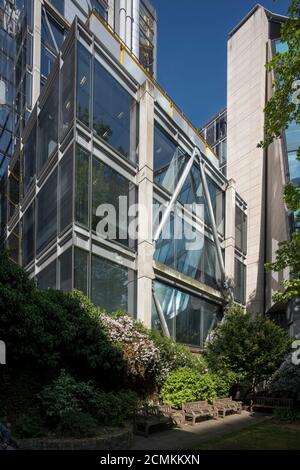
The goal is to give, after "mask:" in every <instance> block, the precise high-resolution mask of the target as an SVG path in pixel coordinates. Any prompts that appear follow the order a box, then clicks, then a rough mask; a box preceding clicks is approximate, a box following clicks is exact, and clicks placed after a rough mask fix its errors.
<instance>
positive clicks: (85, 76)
mask: <svg viewBox="0 0 300 470" xmlns="http://www.w3.org/2000/svg"><path fill="white" fill-rule="evenodd" d="M90 101H91V55H90V54H89V52H88V51H87V49H86V48H85V47H84V46H83V45H82V44H80V43H79V42H78V45H77V117H78V119H79V120H80V121H81V122H82V123H83V124H85V125H86V126H87V127H89V126H90V114H91V109H90Z"/></svg>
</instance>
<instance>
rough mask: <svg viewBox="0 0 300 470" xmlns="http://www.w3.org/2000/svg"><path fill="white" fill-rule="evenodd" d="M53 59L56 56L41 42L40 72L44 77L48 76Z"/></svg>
mask: <svg viewBox="0 0 300 470" xmlns="http://www.w3.org/2000/svg"><path fill="white" fill-rule="evenodd" d="M55 59H56V57H55V55H54V54H53V52H51V51H49V49H47V47H46V46H45V45H44V44H41V74H42V75H43V76H44V77H46V78H47V77H48V75H49V73H50V72H51V69H52V66H53V64H54V62H55Z"/></svg>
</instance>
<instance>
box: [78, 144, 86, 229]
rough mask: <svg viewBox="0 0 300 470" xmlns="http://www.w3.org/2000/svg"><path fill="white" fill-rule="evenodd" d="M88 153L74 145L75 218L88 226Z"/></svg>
mask: <svg viewBox="0 0 300 470" xmlns="http://www.w3.org/2000/svg"><path fill="white" fill-rule="evenodd" d="M89 163H90V154H89V152H87V151H86V150H84V149H83V148H82V147H80V145H77V146H76V159H75V164H76V180H75V220H76V222H79V223H80V224H82V225H84V226H86V227H87V228H88V227H89V186H90V185H89V181H90V177H89V169H90V164H89Z"/></svg>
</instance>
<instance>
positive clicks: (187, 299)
mask: <svg viewBox="0 0 300 470" xmlns="http://www.w3.org/2000/svg"><path fill="white" fill-rule="evenodd" d="M154 291H155V294H156V296H157V298H158V300H159V303H160V306H161V308H162V311H163V313H164V316H165V319H166V321H167V325H168V328H169V332H170V334H171V337H172V338H173V339H175V340H176V341H177V342H179V343H184V344H188V345H190V346H194V347H199V348H204V347H205V344H206V341H207V339H208V335H209V331H210V330H211V329H212V328H214V327H215V325H216V323H217V322H218V321H219V320H220V319H221V307H220V306H219V305H217V304H214V303H212V302H209V301H206V300H204V299H202V298H201V297H197V296H195V295H192V294H189V293H187V292H184V291H182V290H179V289H177V288H174V287H171V286H169V285H168V284H164V283H162V282H158V281H155V282H154ZM152 326H153V328H157V329H160V321H159V318H158V315H157V311H156V308H155V304H153V310H152Z"/></svg>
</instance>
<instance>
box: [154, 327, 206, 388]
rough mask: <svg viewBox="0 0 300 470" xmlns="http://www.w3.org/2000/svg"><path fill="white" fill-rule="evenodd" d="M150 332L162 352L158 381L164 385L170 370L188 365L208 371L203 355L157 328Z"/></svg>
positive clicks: (201, 371)
mask: <svg viewBox="0 0 300 470" xmlns="http://www.w3.org/2000/svg"><path fill="white" fill-rule="evenodd" d="M148 334H149V336H150V338H151V339H152V341H153V342H154V344H155V346H156V347H157V348H158V350H159V352H160V363H159V367H158V369H157V371H156V382H157V384H158V385H163V383H164V382H165V380H166V378H167V376H168V375H169V374H170V372H172V371H174V370H176V369H179V368H182V367H188V368H189V369H193V370H195V371H197V372H200V373H204V372H206V371H207V363H206V360H205V358H204V357H203V355H201V354H193V353H191V352H190V350H189V349H188V348H187V347H186V346H184V345H183V344H179V343H175V341H173V340H172V339H169V338H166V337H165V336H162V334H161V333H160V332H159V331H157V330H149V331H148Z"/></svg>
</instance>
